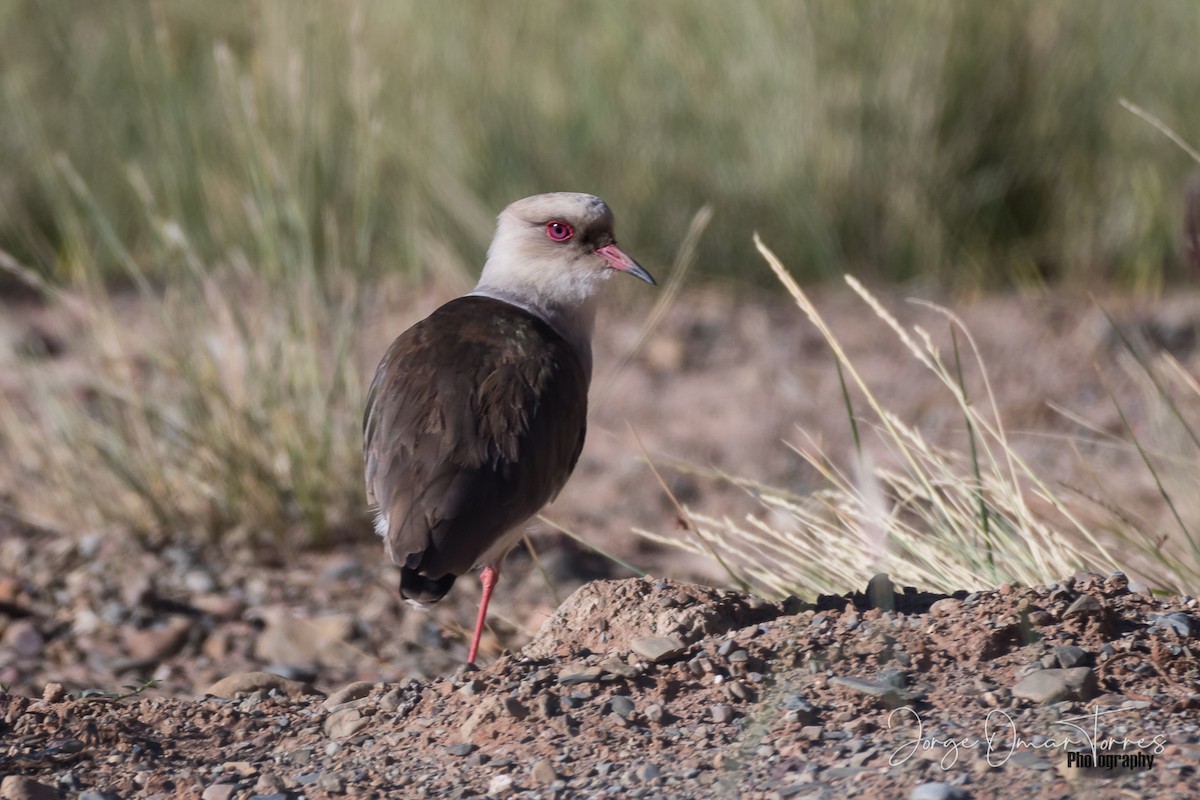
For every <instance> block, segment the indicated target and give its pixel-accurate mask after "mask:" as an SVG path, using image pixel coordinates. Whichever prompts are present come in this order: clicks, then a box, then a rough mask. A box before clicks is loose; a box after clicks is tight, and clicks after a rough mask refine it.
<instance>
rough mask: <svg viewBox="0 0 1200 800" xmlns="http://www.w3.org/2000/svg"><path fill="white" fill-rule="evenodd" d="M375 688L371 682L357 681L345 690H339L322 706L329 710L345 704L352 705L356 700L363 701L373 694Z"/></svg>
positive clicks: (327, 698) (326, 699)
mask: <svg viewBox="0 0 1200 800" xmlns="http://www.w3.org/2000/svg"><path fill="white" fill-rule="evenodd" d="M374 688H375V684H374V683H371V682H370V681H355V682H354V683H352V684H350V685H349V686H346V687H344V688H341V689H338V690H337V691H336V692H334V693H333V694H331V695H329V697H326V698H325V702H324V703H322V704H321V705H322V706H324V707H325V708H327V709H330V710H332V709H334V708H337V707H338V706H340V705H342V704H343V703H350V702H353V701H355V700H361V699H362V698H364V697H366V696H367V695H369V694H370V693H371V690H372V689H374Z"/></svg>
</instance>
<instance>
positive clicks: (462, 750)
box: [446, 742, 476, 756]
mask: <svg viewBox="0 0 1200 800" xmlns="http://www.w3.org/2000/svg"><path fill="white" fill-rule="evenodd" d="M475 750H476V746H475V745H473V744H471V743H470V742H462V743H461V744H452V745H448V746H447V747H446V752H447V753H449V754H450V755H452V756H469V755H471V753H474V752H475Z"/></svg>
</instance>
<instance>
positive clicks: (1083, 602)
mask: <svg viewBox="0 0 1200 800" xmlns="http://www.w3.org/2000/svg"><path fill="white" fill-rule="evenodd" d="M1102 607H1103V606H1102V605H1101V604H1100V601H1099V600H1097V599H1096V598H1095V597H1092V596H1091V595H1090V594H1081V595H1079V597H1077V598H1075V602H1074V603H1071V605H1069V606H1067V610H1066V611H1065V612H1063V616H1064V617H1073V616H1081V617H1091V616H1095V615H1096V614H1099V613H1100V609H1101V608H1102Z"/></svg>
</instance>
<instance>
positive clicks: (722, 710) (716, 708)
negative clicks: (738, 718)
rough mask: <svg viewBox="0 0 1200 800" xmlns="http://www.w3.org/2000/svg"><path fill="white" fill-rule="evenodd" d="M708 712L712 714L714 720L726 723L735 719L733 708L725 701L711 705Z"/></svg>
mask: <svg viewBox="0 0 1200 800" xmlns="http://www.w3.org/2000/svg"><path fill="white" fill-rule="evenodd" d="M708 713H709V714H711V715H712V718H713V722H716V723H725V722H729V720H731V719H733V708H732V707H731V706H728V705H726V704H724V703H717V704H716V705H713V706H710V707H709V709H708Z"/></svg>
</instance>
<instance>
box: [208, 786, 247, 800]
mask: <svg viewBox="0 0 1200 800" xmlns="http://www.w3.org/2000/svg"><path fill="white" fill-rule="evenodd" d="M237 790H238V785H237V784H236V783H214V784H213V785H211V786H209V787H208V788H207V789H205V790H204V793H203V794H201V795H200V800H229V799H230V798H231V797H233V795H234V794H235V793H236V792H237Z"/></svg>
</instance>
